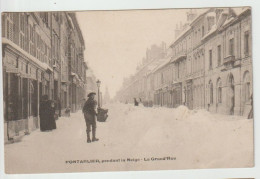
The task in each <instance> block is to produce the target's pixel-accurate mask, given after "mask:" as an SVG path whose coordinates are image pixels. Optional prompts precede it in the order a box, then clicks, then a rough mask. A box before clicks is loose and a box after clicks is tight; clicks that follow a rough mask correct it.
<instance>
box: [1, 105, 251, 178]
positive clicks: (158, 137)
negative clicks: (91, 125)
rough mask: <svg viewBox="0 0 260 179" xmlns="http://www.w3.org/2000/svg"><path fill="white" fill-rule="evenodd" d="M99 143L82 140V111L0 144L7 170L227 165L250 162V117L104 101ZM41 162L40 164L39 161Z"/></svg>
mask: <svg viewBox="0 0 260 179" xmlns="http://www.w3.org/2000/svg"><path fill="white" fill-rule="evenodd" d="M104 108H107V109H109V112H108V115H109V117H108V119H107V121H106V122H104V123H97V137H99V139H100V140H99V141H98V142H95V143H91V144H88V143H86V131H85V130H86V127H85V121H84V118H83V115H82V113H81V112H79V113H76V114H72V116H71V118H65V117H63V118H60V119H59V120H58V121H57V130H55V131H53V132H44V133H42V132H40V131H36V132H33V133H32V134H31V135H29V136H26V137H24V138H23V139H22V141H21V142H19V143H15V144H10V145H6V146H5V157H6V160H5V164H6V169H7V171H8V173H10V172H11V173H31V172H82V171H83V172H86V171H107V170H110V171H115V170H145V169H149V170H153V169H191V168H220V167H221V168H229V167H251V166H253V120H247V119H245V118H244V117H241V116H227V115H221V114H212V113H209V112H208V111H206V110H189V109H188V108H187V107H185V106H179V107H178V108H176V109H172V108H162V107H159V108H155V107H154V108H146V107H143V106H133V104H120V103H114V104H108V105H105V106H104ZM168 156H169V157H176V160H173V161H157V162H145V161H140V162H134V163H129V162H126V163H113V164H111V163H103V164H98V163H97V164H85V165H82V164H81V165H80V164H78V165H76V164H75V165H68V164H66V162H65V161H67V160H79V159H100V160H102V159H105V160H110V159H120V158H124V159H126V158H139V159H143V158H151V157H168ZM39 161H40V162H39Z"/></svg>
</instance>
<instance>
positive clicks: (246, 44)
mask: <svg viewBox="0 0 260 179" xmlns="http://www.w3.org/2000/svg"><path fill="white" fill-rule="evenodd" d="M244 54H245V56H248V54H249V32H248V31H246V32H245V34H244Z"/></svg>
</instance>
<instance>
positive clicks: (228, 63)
mask: <svg viewBox="0 0 260 179" xmlns="http://www.w3.org/2000/svg"><path fill="white" fill-rule="evenodd" d="M239 66H241V60H240V59H235V56H234V55H230V56H227V57H226V58H224V61H223V68H222V69H221V70H222V71H225V70H229V69H231V68H236V67H239Z"/></svg>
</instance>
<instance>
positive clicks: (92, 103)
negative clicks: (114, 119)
mask: <svg viewBox="0 0 260 179" xmlns="http://www.w3.org/2000/svg"><path fill="white" fill-rule="evenodd" d="M95 95H96V93H95V92H91V93H89V94H88V100H87V101H86V102H85V104H84V107H83V109H82V111H83V113H84V117H85V121H86V126H87V130H86V132H87V142H88V143H90V142H95V141H98V140H99V139H98V138H96V128H97V125H96V116H97V112H96V107H97V101H96V100H95ZM91 128H92V140H90V132H91Z"/></svg>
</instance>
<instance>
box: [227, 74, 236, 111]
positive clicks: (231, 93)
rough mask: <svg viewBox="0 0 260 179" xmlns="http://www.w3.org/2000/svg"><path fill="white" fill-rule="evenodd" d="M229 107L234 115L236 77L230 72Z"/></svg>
mask: <svg viewBox="0 0 260 179" xmlns="http://www.w3.org/2000/svg"><path fill="white" fill-rule="evenodd" d="M228 101H229V104H228V108H229V114H230V115H234V108H235V85H234V77H233V75H232V74H230V76H229V78H228Z"/></svg>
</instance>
